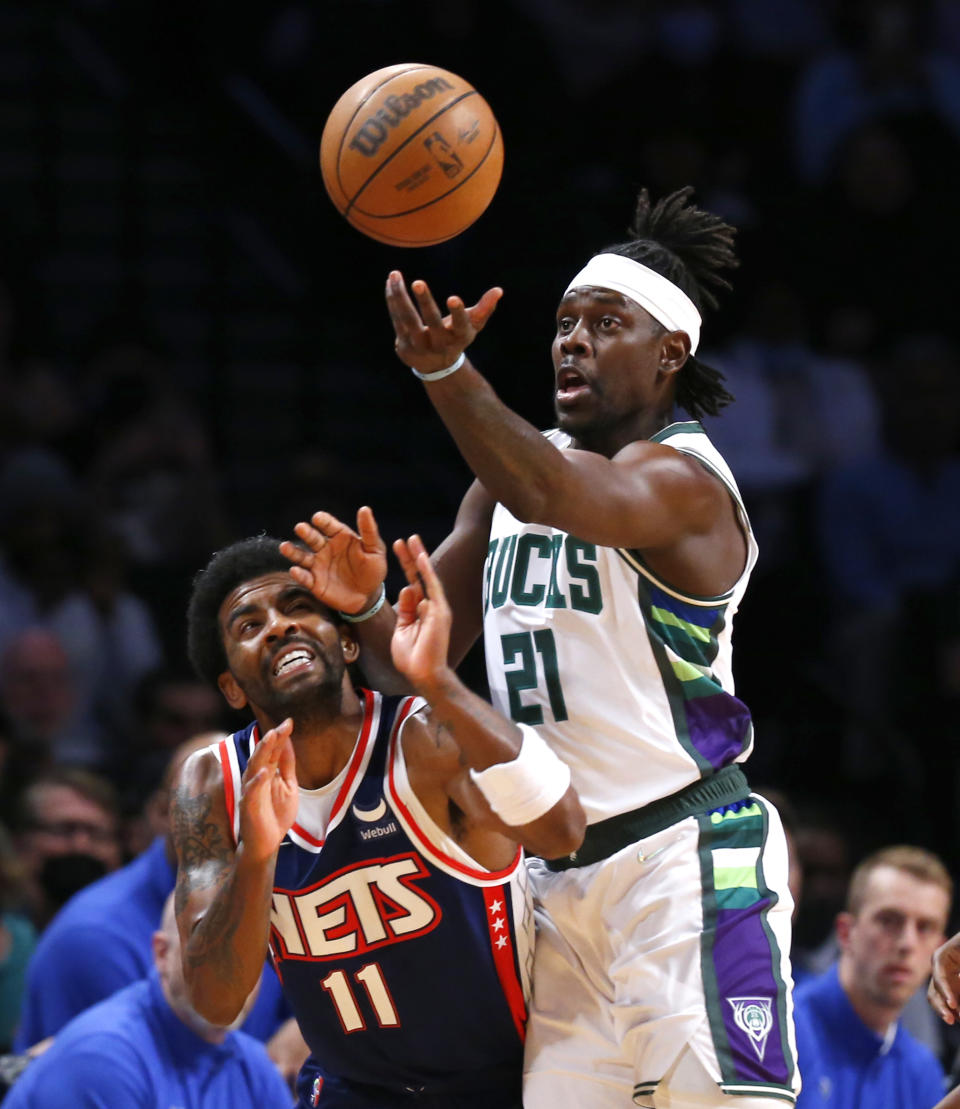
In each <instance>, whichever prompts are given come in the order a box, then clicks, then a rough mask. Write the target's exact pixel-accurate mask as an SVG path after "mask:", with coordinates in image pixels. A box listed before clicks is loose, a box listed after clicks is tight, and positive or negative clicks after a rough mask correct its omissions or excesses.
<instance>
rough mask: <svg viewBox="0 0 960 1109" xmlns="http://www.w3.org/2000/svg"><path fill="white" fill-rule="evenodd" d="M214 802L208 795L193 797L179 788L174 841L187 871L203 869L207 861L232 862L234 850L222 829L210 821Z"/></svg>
mask: <svg viewBox="0 0 960 1109" xmlns="http://www.w3.org/2000/svg"><path fill="white" fill-rule="evenodd" d="M211 807H212V801H211V800H210V795H209V794H208V793H201V794H199V795H198V796H196V797H193V796H191V795H190V794H189V793H188V792H187V791H186V790H184V789H178V790H177V791H176V793H175V795H174V803H173V809H172V825H173V840H174V843H175V844H176V847H177V854H178V855H179V856H180V864H181V866H183V867H184V868H188V869H189V868H193V867H198V866H202V865H203V864H204V863H206V862H229V860H230V859H231V858H232V857H233V847H232V846H231V845H230V844H229V843H227V841H226V840H225V839H224V837H223V836H222V835H221V833H220V829H219V828H218V827H217V826H216V824H214V823H213V822H212V821H211V820H208V819H207V818H208V817H209V815H210V809H211Z"/></svg>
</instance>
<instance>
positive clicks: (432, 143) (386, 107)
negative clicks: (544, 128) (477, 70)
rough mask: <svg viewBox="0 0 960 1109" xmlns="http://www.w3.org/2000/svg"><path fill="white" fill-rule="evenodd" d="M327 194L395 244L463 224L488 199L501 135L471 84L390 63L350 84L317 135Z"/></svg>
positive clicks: (420, 241) (429, 238)
mask: <svg viewBox="0 0 960 1109" xmlns="http://www.w3.org/2000/svg"><path fill="white" fill-rule="evenodd" d="M320 170H321V173H322V175H323V183H324V185H325V186H326V189H327V192H328V193H329V195H330V199H331V200H332V201H333V203H334V204H335V205H336V207H337V209H338V210H339V212H340V214H341V215H343V216H344V217H345V218H346V219H347V220H348V221H349V222H350V223H351V224H352V225H353V226H354V227H356V228H357V229H358V230H359V231H362V232H363V233H364V234H365V235H369V236H370V237H371V238H373V239H377V240H378V241H380V242H382V243H389V244H391V245H393V246H432V245H433V244H435V243H442V242H445V241H446V240H447V239H452V238H453V237H454V236H455V235H459V234H460V233H461V232H462V231H465V230H466V229H467V228H468V227H469V226H470V225H471V224H472V223H474V222H475V221H476V220H477V219H478V218H479V217H480V216H481V215H482V214H483V212H484V211H485V210H486V208H487V207H488V205H489V204H490V201H491V200H492V199H493V196H494V193H495V192H496V191H497V186H498V185H499V184H500V175H501V173H502V170H503V139H502V136H501V134H500V127H499V125H498V124H497V120H496V118H495V117H494V115H493V112H492V111H491V109H490V106H489V105H488V104H487V102H486V101H485V100H484V99H483V97H482V96H481V95H480V94H479V93H478V92H477V90H476V89H475V88H474V87H473V86H472V85H471V84H469V83H468V82H467V81H465V80H464V79H463V78H462V77H458V76H457V75H456V74H455V73H451V72H450V71H449V70H446V69H439V68H437V67H436V66H430V65H420V64H416V63H405V64H401V65H393V66H387V67H385V68H384V69H378V70H376V71H375V72H374V73H370V74H368V75H367V76H366V77H364V78H362V79H361V80H360V81H357V82H356V84H354V85H351V86H350V88H349V89H347V91H346V92H345V93H344V94H343V96H341V97H340V99H339V100H338V101H337V103H336V104H335V105H334V107H333V110H332V111H331V112H330V115H329V116H328V118H327V122H326V125H325V127H324V129H323V135H322V137H321V140H320Z"/></svg>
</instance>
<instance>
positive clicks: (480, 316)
mask: <svg viewBox="0 0 960 1109" xmlns="http://www.w3.org/2000/svg"><path fill="white" fill-rule="evenodd" d="M502 296H503V289H501V288H500V286H499V285H495V286H494V287H493V288H492V289H487V291H486V292H485V293H484V294H483V296H482V297H481V298H480V299H479V300H478V301H477V303H476V304H475V305H474V306H473V307H472V308H470V309H468V313H469V316H470V322H471V324H473V326H474V327H475V328H476V329H477V331H480V330H481V329H482V328H483V327H485V326H486V323H487V320H489V319H490V317H491V316H492V315H493V313H494V311H495V309H496V307H497V305H498V304H499V303H500V298H501V297H502Z"/></svg>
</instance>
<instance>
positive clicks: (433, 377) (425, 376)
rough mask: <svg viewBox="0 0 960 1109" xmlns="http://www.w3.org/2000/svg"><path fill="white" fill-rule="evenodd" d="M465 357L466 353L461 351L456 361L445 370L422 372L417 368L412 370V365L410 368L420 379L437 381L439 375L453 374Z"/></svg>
mask: <svg viewBox="0 0 960 1109" xmlns="http://www.w3.org/2000/svg"><path fill="white" fill-rule="evenodd" d="M466 357H467V356H466V354H465V353H464V352H463V351H461V352H460V357H459V358H458V359H457V360H456V362H454V364H453V365H452V366H447V368H446V369H445V370H437V371H436V372H435V373H432V374H422V373H421V372H420V371H419V370H413V367H412V366H411V367H410V368H411V370H413V372H414V374H415V375H416V376H417V377H419V378H420V380H421V381H439V380H440V378H441V377H449V376H450V375H451V374H455V373H456V372H457V370H459V369H460V367H461V366H462V365H463V363H464V359H465V358H466Z"/></svg>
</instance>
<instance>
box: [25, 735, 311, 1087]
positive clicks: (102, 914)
mask: <svg viewBox="0 0 960 1109" xmlns="http://www.w3.org/2000/svg"><path fill="white" fill-rule="evenodd" d="M219 738H220V733H211V732H207V733H204V734H202V735H199V736H196V737H194V738H193V739H191V740H188V741H187V742H186V743H183V744H181V745H180V747H179V748H177V750H176V751H174V753H173V756H172V757H171V759H170V763H169V766H168V768H167V772H166V775H165V776H164V779H163V783H162V785H161V787H160V790H159V791H158V794H159V801H158V809H159V811H158V812H157V818H158V824H159V826H160V827H163V829H164V831H163V832H162V834H159V835H157V836H156V838H155V839H154V840H153V842H152V843H151V844H150V846H149V847H148V848H147V849H146V850H145V851H143V852H142V853H141V854H139V855H138V856H137V857H136V858H135V859H133V860H132V861H131V862H129V863H127V865H126V866H124V867H121V868H120V869H119V870H117V871H115V872H114V873H112V874H108V875H107V876H106V877H105V878H102V879H101V880H100V881H97V882H94V883H92V884H91V885H89V886H87V887H86V888H85V889H83V890H81V891H80V892H79V893H77V894H76V896H74V897H72V898H71V899H70V900H69V901H68V902H67V904H66V905H64V907H63V909H62V910H61V911H60V912H59V913H58V914H57V915H56V917H54V919H53V920H52V921H51V922H50V924H49V925H48V926H47V928H46V930H45V931H44V932H43V934H42V936H41V937H40V941H39V943H38V945H37V947H36V950H35V951H34V953H33V956H32V957H31V959H30V963H29V965H28V967H27V976H26V984H25V989H24V994H23V1005H22V1009H21V1014H20V1025H19V1028H18V1030H17V1034H16V1037H15V1039H14V1048H15V1050H17V1051H23V1050H24V1049H26V1048H27V1047H29V1046H31V1045H32V1044H35V1043H37V1042H38V1041H40V1040H44V1039H46V1038H47V1037H48V1036H53V1035H56V1034H57V1033H58V1032H59V1031H60V1029H61V1028H62V1027H63V1026H64V1025H65V1024H66V1023H67V1022H68V1021H70V1020H72V1019H73V1018H74V1017H75V1016H77V1015H78V1014H79V1013H82V1012H83V1011H84V1010H85V1009H88V1008H90V1006H91V1005H95V1004H96V1003H97V1002H99V1001H102V1000H104V999H105V998H107V997H109V996H110V995H111V994H113V993H115V992H116V991H117V990H119V989H122V988H123V987H124V986H128V985H130V983H131V982H135V981H136V980H137V979H139V978H143V977H144V976H146V975H147V974H148V973H149V971H150V968H151V967H152V965H153V957H152V954H151V940H152V936H153V932H154V929H155V928H156V922H157V920H158V919H159V916H160V912H161V910H162V908H163V904H164V901H165V900H166V898H167V896H168V895H169V894H170V892H171V891H172V890H173V885H174V879H175V877H176V866H175V864H174V858H175V856H174V850H173V844H172V843H171V840H170V833H169V820H168V808H169V788H170V782H171V780H172V778H173V777H174V776H175V775H176V774H177V773H178V772H179V770H180V767H181V766H182V764H183V762H184V761H185V760H186V758H187V756H188V755H190V754H191V753H192V752H193V751H195V750H198V749H199V748H202V747H205V746H207V745H208V744H209V743H212V742H214V741H215V740H217V739H219ZM289 1015H290V1014H289V1009H288V1008H287V1006H286V1004H285V1002H284V1000H283V996H282V994H281V992H280V984H279V982H278V981H277V978H276V975H275V974H274V973H273V971H272V970H270V969H268V970H266V972H265V975H264V981H263V984H262V986H261V990H260V993H259V995H258V997H257V1001H256V1004H255V1005H254V1006H253V1008H252V1010H251V1011H250V1013H249V1014H248V1016H247V1018H246V1021H245V1023H244V1031H245V1032H248V1033H249V1034H250V1035H252V1036H255V1037H256V1038H257V1039H259V1040H265V1041H266V1040H272V1037H273V1036H274V1034H275V1033H276V1032H277V1030H278V1028H279V1027H280V1026H281V1025H282V1023H283V1022H285V1021H286V1020H287V1018H289ZM295 1031H296V1030H295V1028H294V1029H291V1032H295ZM294 1038H295V1040H296V1041H297V1042H298V1043H299V1044H300V1045H302V1040H301V1039H300V1037H299V1033H297V1034H296V1036H295V1037H294ZM274 1046H276V1048H277V1050H280V1043H279V1041H278V1043H277V1045H271V1047H270V1051H271V1054H274ZM285 1051H286V1049H285V1048H284V1049H283V1052H284V1053H285ZM274 1057H275V1058H277V1056H276V1055H275V1056H274ZM305 1057H306V1050H305V1047H304V1048H302V1050H301V1051H300V1053H299V1054H296V1052H295V1057H294V1059H293V1061H292V1062H290V1064H289V1066H287V1065H284V1066H283V1069H284V1071H285V1072H287V1071H289V1072H291V1077H292V1075H293V1074H295V1073H296V1071H298V1070H299V1068H300V1064H301V1063H302V1062H303V1059H304V1058H305ZM277 1061H278V1063H279V1062H281V1060H280V1059H279V1058H277Z"/></svg>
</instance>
